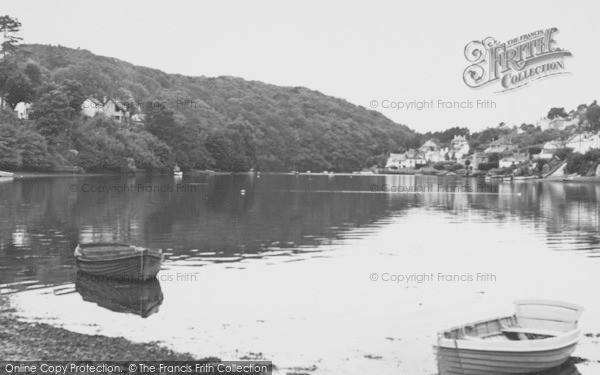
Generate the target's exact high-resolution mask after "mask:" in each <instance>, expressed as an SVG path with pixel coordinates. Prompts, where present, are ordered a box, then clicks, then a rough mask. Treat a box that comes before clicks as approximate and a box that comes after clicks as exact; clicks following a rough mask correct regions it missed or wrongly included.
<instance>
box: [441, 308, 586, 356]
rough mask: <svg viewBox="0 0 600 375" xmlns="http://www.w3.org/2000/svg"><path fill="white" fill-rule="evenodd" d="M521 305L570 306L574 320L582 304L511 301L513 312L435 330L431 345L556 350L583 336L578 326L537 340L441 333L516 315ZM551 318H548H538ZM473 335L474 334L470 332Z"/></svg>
mask: <svg viewBox="0 0 600 375" xmlns="http://www.w3.org/2000/svg"><path fill="white" fill-rule="evenodd" d="M522 305H540V306H551V307H562V308H565V309H571V310H574V311H575V312H576V318H575V319H574V320H573V321H572V322H573V323H578V321H579V318H580V317H581V314H582V313H583V310H584V308H583V307H582V306H580V305H577V304H574V303H569V302H563V301H555V300H543V299H523V300H517V301H515V302H514V306H515V313H513V314H510V315H504V316H499V317H492V318H487V319H480V320H477V321H474V322H467V323H464V324H461V325H457V326H454V327H452V328H448V329H445V330H443V331H439V332H438V333H437V338H438V339H437V344H436V345H435V347H439V348H448V349H454V350H461V349H464V350H476V351H482V352H489V351H500V352H528V353H534V352H546V351H551V350H560V349H564V348H567V347H569V346H571V345H574V344H575V345H576V344H577V343H578V342H579V340H580V339H581V337H582V336H583V333H582V328H581V327H578V326H577V327H575V328H573V329H571V330H568V331H556V333H557V335H556V336H554V337H548V338H544V339H538V340H509V341H492V340H485V339H482V340H477V339H476V340H469V339H464V338H458V339H451V338H446V337H445V333H447V332H451V331H454V330H457V329H461V328H464V327H467V326H474V325H478V324H482V323H487V322H490V321H496V320H503V319H511V318H516V319H518V318H519V313H518V308H519V307H520V306H522ZM542 320H548V321H553V320H552V319H542ZM474 337H477V336H474Z"/></svg>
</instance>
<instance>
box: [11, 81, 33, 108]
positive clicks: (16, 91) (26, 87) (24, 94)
mask: <svg viewBox="0 0 600 375" xmlns="http://www.w3.org/2000/svg"><path fill="white" fill-rule="evenodd" d="M5 90H6V98H5V100H6V104H8V105H9V106H10V107H11V108H14V107H15V105H17V104H18V103H19V102H30V101H32V100H33V98H34V96H35V90H34V89H33V85H32V84H31V82H30V81H29V79H28V78H27V77H26V76H25V75H23V74H21V73H18V74H16V75H13V76H12V77H9V78H8V80H7V81H6V86H5Z"/></svg>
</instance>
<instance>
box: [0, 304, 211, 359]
mask: <svg viewBox="0 0 600 375" xmlns="http://www.w3.org/2000/svg"><path fill="white" fill-rule="evenodd" d="M13 313H14V311H13V310H11V309H10V306H9V305H8V300H7V298H6V297H0V358H2V360H8V361H25V360H27V361H40V360H53V361H68V360H74V359H76V360H94V361H134V360H136V361H156V360H161V361H195V360H198V361H201V360H209V359H210V360H217V359H215V358H205V359H198V358H195V357H194V356H193V355H192V354H189V353H176V352H174V351H172V350H169V349H166V348H163V347H161V346H159V345H158V344H157V343H143V344H138V343H134V342H131V341H129V340H126V339H124V338H122V337H118V338H114V337H106V336H99V335H93V336H92V335H84V334H80V333H75V332H71V331H67V330H65V329H62V328H57V327H53V326H50V325H48V324H44V323H26V322H21V321H19V320H17V319H16V317H15V316H14V315H13Z"/></svg>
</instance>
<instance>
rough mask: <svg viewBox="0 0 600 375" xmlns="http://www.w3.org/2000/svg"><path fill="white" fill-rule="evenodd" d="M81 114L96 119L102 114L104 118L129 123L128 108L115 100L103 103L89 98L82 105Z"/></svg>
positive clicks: (106, 100)
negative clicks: (95, 117)
mask: <svg viewBox="0 0 600 375" xmlns="http://www.w3.org/2000/svg"><path fill="white" fill-rule="evenodd" d="M81 113H82V114H83V115H84V116H87V117H94V116H96V115H97V114H99V113H101V114H103V115H104V116H106V117H108V118H110V119H113V120H115V121H117V122H120V123H123V124H125V123H128V122H129V111H128V110H127V108H126V107H125V106H124V105H123V104H121V103H119V102H118V101H116V100H113V99H106V98H105V99H104V101H103V102H101V101H99V100H97V99H94V98H87V99H86V100H85V101H84V102H83V103H82V104H81Z"/></svg>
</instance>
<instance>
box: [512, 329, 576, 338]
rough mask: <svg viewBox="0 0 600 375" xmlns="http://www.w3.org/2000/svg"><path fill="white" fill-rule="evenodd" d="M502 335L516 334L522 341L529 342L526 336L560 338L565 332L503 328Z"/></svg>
mask: <svg viewBox="0 0 600 375" xmlns="http://www.w3.org/2000/svg"><path fill="white" fill-rule="evenodd" d="M502 333H504V334H508V335H510V334H516V335H517V336H519V337H520V338H522V339H525V340H527V338H526V337H524V336H526V335H535V336H548V337H556V336H560V335H561V334H563V333H564V332H558V331H554V330H550V329H541V328H531V327H502Z"/></svg>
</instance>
